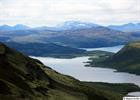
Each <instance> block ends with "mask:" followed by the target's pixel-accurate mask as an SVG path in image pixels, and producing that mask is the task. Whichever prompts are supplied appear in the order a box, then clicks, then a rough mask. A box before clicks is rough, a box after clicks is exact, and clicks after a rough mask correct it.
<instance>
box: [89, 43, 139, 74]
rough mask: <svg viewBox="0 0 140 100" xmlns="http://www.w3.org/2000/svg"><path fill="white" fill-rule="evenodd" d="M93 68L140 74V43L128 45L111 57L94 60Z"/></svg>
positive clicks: (92, 62) (91, 63)
mask: <svg viewBox="0 0 140 100" xmlns="http://www.w3.org/2000/svg"><path fill="white" fill-rule="evenodd" d="M90 65H91V66H104V67H105V66H106V67H111V68H115V69H117V70H118V71H125V72H130V73H135V74H140V41H138V42H133V43H129V44H127V45H126V46H125V47H124V48H122V49H121V50H120V51H119V52H118V53H116V54H114V55H113V56H110V57H105V56H104V57H99V58H98V59H92V61H91V62H90Z"/></svg>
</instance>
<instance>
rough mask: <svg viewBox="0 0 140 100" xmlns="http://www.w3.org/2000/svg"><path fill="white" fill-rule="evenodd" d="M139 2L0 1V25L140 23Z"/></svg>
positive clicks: (115, 0) (94, 0)
mask: <svg viewBox="0 0 140 100" xmlns="http://www.w3.org/2000/svg"><path fill="white" fill-rule="evenodd" d="M139 5H140V0H0V24H11V25H13V24H17V23H22V24H28V25H36V26H38V25H48V24H58V23H61V22H64V21H66V20H81V21H88V22H95V23H99V24H110V23H113V24H119V23H127V22H139V21H140V6H139Z"/></svg>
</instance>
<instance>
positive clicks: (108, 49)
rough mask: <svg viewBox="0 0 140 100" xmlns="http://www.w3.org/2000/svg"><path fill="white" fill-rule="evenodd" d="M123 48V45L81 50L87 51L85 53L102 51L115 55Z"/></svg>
mask: <svg viewBox="0 0 140 100" xmlns="http://www.w3.org/2000/svg"><path fill="white" fill-rule="evenodd" d="M123 47H124V45H118V46H112V47H101V48H81V49H84V50H87V51H93V50H102V51H108V52H113V53H116V52H118V51H119V50H120V49H121V48H123Z"/></svg>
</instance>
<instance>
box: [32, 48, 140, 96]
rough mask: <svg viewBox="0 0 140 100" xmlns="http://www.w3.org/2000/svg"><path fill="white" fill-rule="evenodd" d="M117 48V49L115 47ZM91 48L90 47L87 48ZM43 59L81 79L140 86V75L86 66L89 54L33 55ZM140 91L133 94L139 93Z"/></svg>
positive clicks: (46, 62) (59, 69)
mask: <svg viewBox="0 0 140 100" xmlns="http://www.w3.org/2000/svg"><path fill="white" fill-rule="evenodd" d="M122 47H123V46H115V47H107V48H98V49H97V48H96V49H90V50H104V51H111V50H112V51H111V52H118V50H120V49H121V48H122ZM114 48H115V49H114ZM87 50H89V49H87ZM33 58H36V59H39V60H40V61H42V62H43V63H44V64H45V65H47V66H49V67H51V68H53V69H54V70H56V71H58V72H60V73H62V74H66V75H70V76H73V77H75V78H77V79H79V80H81V81H92V82H108V83H134V84H136V85H138V86H140V75H135V74H129V73H125V72H116V70H115V69H110V68H98V67H85V65H86V63H85V62H87V61H88V58H89V57H87V56H85V57H76V58H71V59H60V58H50V57H33ZM137 94H139V92H137V93H136V94H135V92H134V93H132V94H131V95H134V96H135V95H137ZM139 96H140V95H139Z"/></svg>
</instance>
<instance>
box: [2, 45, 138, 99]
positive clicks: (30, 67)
mask: <svg viewBox="0 0 140 100" xmlns="http://www.w3.org/2000/svg"><path fill="white" fill-rule="evenodd" d="M101 88H102V89H101ZM121 88H123V89H121ZM138 90H140V88H139V87H137V86H135V85H133V84H126V85H125V84H118V85H113V84H107V83H89V82H81V81H79V80H77V79H75V78H73V77H70V76H66V75H62V74H60V73H58V72H56V71H54V70H53V69H51V68H49V67H47V66H45V65H43V64H42V63H41V62H40V61H38V60H36V59H32V58H29V57H27V56H25V55H23V54H22V53H19V52H17V51H15V50H13V49H10V48H8V47H7V46H5V45H4V44H0V100H122V97H123V96H124V95H126V94H127V93H128V92H132V91H138ZM114 91H115V92H114Z"/></svg>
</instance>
